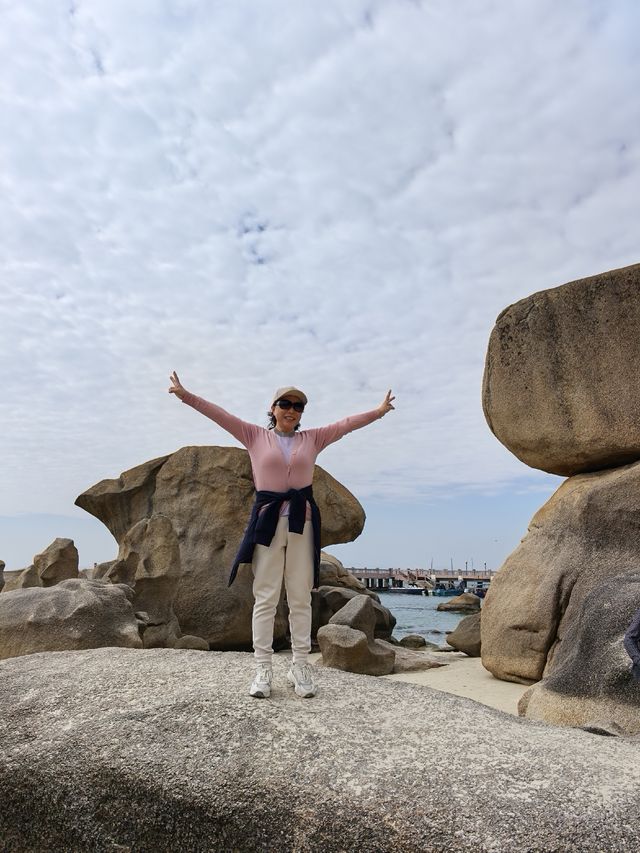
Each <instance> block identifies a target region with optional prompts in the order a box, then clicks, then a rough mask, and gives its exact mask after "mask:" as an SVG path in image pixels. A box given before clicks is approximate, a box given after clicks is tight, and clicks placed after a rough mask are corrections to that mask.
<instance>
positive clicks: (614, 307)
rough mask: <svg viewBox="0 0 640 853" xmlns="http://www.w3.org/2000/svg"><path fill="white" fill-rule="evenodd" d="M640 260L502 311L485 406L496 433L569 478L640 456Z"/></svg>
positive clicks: (526, 458) (536, 464) (530, 460)
mask: <svg viewBox="0 0 640 853" xmlns="http://www.w3.org/2000/svg"><path fill="white" fill-rule="evenodd" d="M639 328H640V264H636V265H634V266H629V267H624V268H623V269H618V270H612V271H610V272H605V273H602V274H600V275H595V276H592V277H591V278H586V279H581V280H579V281H573V282H570V283H569V284H565V285H562V286H561V287H556V288H553V289H551V290H543V291H541V292H539V293H534V294H533V295H531V296H528V297H527V298H526V299H522V300H520V302H517V303H516V304H515V305H511V306H510V307H509V308H507V309H506V310H505V311H503V312H502V314H500V316H499V317H498V319H497V320H496V324H495V327H494V329H493V331H492V333H491V338H490V340H489V348H488V352H487V358H486V365H485V374H484V383H483V392H482V403H483V408H484V413H485V417H486V419H487V422H488V424H489V426H490V427H491V429H492V431H493V432H494V434H495V435H496V437H497V438H498V439H499V440H500V441H501V442H502V443H503V444H504V445H505V446H506V447H507V448H508V449H509V450H510V451H511V452H512V453H514V454H515V455H516V456H517V457H518V458H519V459H521V460H522V461H523V462H525V463H526V464H527V465H531V466H532V467H533V468H541V469H542V470H543V471H549V472H551V473H553V474H562V475H565V476H569V475H572V474H577V473H580V472H584V471H594V470H597V469H601V468H610V467H614V466H619V465H624V464H627V463H630V462H634V461H637V460H638V459H640V419H639V418H638V394H637V381H636V371H637V365H638V364H640V335H638V329H639Z"/></svg>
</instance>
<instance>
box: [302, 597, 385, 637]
mask: <svg viewBox="0 0 640 853" xmlns="http://www.w3.org/2000/svg"><path fill="white" fill-rule="evenodd" d="M362 594H363V593H359V592H357V591H356V590H354V589H347V588H346V587H333V586H319V587H318V589H314V590H313V591H312V592H311V616H312V625H311V637H312V639H313V640H315V638H316V635H317V633H318V629H319V628H321V627H322V626H323V625H327V624H328V623H329V621H330V620H331V618H332V616H333V615H334V613H337V612H338V611H339V610H341V609H342V608H343V607H344V606H345V605H346V604H348V603H349V602H350V601H351V600H352V599H353V598H357V597H358V596H359V595H362ZM367 598H370V599H371V602H372V604H373V610H374V613H375V617H376V622H375V628H374V636H375V637H377V638H379V639H383V640H389V639H390V638H391V635H392V633H393V629H394V627H395V624H396V618H395V616H394V615H393V613H392V612H391V611H390V610H389V609H388V608H387V607H385V606H384V605H383V604H381V603H380V599H379V598H378V596H377V595H376V594H375V593H371V594H369V595H367Z"/></svg>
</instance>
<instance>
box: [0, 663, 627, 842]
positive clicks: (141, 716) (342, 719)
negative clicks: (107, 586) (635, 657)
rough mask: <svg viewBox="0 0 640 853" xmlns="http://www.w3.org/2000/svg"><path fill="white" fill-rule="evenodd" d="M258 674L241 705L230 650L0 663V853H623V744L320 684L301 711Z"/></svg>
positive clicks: (443, 699)
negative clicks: (264, 691)
mask: <svg viewBox="0 0 640 853" xmlns="http://www.w3.org/2000/svg"><path fill="white" fill-rule="evenodd" d="M274 663H275V680H274V691H273V694H272V696H273V698H272V699H271V700H267V701H261V702H258V701H256V700H253V699H251V698H250V697H249V696H248V695H247V686H248V684H249V682H250V680H251V677H252V675H253V660H252V658H251V656H250V655H248V654H239V653H228V654H221V653H215V652H210V653H205V654H202V653H200V652H195V651H193V652H192V651H174V650H167V649H154V650H140V651H133V650H122V649H101V650H96V651H89V652H63V653H58V654H46V655H32V656H29V657H24V658H18V659H13V660H9V661H4V662H2V663H1V664H0V707H2V715H0V742H1V743H2V747H3V748H2V750H1V751H0V802H2V803H3V807H2V809H0V837H1V838H2V839H3V848H4V851H5V853H23V851H24V850H29V851H31V853H45V851H46V853H62V851H64V853H69V851H78V853H79V851H87V850H96V851H103V850H104V851H106V850H126V849H130V850H135V851H136V853H151V851H153V853H165V851H166V853H169V851H177V850H179V851H180V853H202V851H205V850H220V851H231V850H237V851H249V850H253V851H274V850H276V851H300V853H302V851H304V853H338V851H345V850H359V851H367V853H418V851H425V852H426V851H434V853H471V851H473V853H478V852H479V851H481V853H482V851H484V853H511V851H520V850H522V851H525V850H526V851H527V852H528V853H549V851H560V850H561V851H572V850H574V851H580V853H595V851H603V850H606V851H622V850H636V849H638V846H639V845H640V800H639V798H638V790H639V788H640V742H639V741H638V740H633V739H631V740H629V739H627V740H624V739H620V738H602V737H597V736H595V735H590V734H587V733H586V732H583V731H572V730H566V729H556V728H554V727H550V726H547V725H544V724H540V723H535V722H530V721H528V720H522V719H518V718H516V717H512V716H510V715H508V714H503V713H500V712H499V711H494V710H492V709H489V708H487V707H485V706H482V705H479V704H477V703H475V702H472V701H470V700H467V699H460V698H458V697H454V696H450V695H447V694H444V693H439V692H437V691H434V690H430V689H428V688H423V687H416V686H413V685H410V684H401V683H398V682H395V681H387V680H386V679H371V678H368V677H366V676H358V675H352V674H349V673H344V672H339V671H337V670H322V671H321V672H320V673H318V676H317V678H318V681H319V685H320V687H319V693H318V696H317V697H316V698H315V699H313V700H304V701H302V700H299V699H296V698H295V696H294V695H293V692H292V691H291V689H290V688H288V687H287V686H286V684H285V672H286V667H287V661H286V659H282V658H280V657H279V656H277V657H276V660H275V662H274ZM141 685H143V686H144V689H141ZM399 720H401V721H410V727H411V736H410V737H398V722H399ZM452 720H455V721H456V726H458V727H459V728H460V729H461V730H463V731H467V732H473V737H472V738H470V739H469V740H468V742H466V743H465V747H464V749H462V750H457V749H453V750H452V749H451V741H450V739H448V738H444V737H443V736H442V733H443V732H445V731H449V730H450V729H451V721H452ZM265 755H267V756H268V760H265ZM443 768H446V773H443ZM390 774H392V778H393V783H392V784H391V783H390ZM408 792H410V794H409V793H408Z"/></svg>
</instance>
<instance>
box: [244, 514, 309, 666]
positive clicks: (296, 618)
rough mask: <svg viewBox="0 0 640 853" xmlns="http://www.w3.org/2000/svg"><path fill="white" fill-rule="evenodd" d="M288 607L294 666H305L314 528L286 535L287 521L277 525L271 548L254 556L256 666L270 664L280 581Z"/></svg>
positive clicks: (259, 547)
mask: <svg viewBox="0 0 640 853" xmlns="http://www.w3.org/2000/svg"><path fill="white" fill-rule="evenodd" d="M283 578H284V588H285V592H286V594H287V604H288V605H289V628H290V630H291V648H292V651H293V662H294V663H301V664H303V663H305V662H306V660H307V657H308V655H309V652H310V651H311V589H312V587H313V528H312V525H311V522H310V521H306V522H305V525H304V530H303V532H302V533H290V532H289V518H288V516H282V517H281V518H280V520H279V521H278V526H277V528H276V532H275V535H274V537H273V539H272V541H271V545H269V546H266V545H256V546H255V548H254V552H253V596H254V598H255V604H254V606H253V621H252V631H253V649H254V654H255V659H256V663H258V664H270V663H271V656H272V655H273V624H274V620H275V615H276V608H277V606H278V601H279V600H280V591H281V589H282V580H283Z"/></svg>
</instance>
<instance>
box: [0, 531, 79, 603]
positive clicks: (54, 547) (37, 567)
mask: <svg viewBox="0 0 640 853" xmlns="http://www.w3.org/2000/svg"><path fill="white" fill-rule="evenodd" d="M11 575H12V576H11V577H10V578H8V579H7V582H6V584H5V588H4V592H11V591H12V590H14V589H29V588H31V587H37V586H39V587H49V586H55V585H56V584H57V583H60V581H65V580H71V579H74V578H77V577H79V574H78V549H77V548H76V546H75V545H74V543H73V539H63V538H60V537H58V538H57V539H54V540H53V542H52V543H51V544H50V545H49V546H48V547H47V548H45V550H44V551H42V552H41V553H40V554H36V556H35V557H34V558H33V563H32V564H31V565H30V566H27V568H26V569H23V570H22V571H21V572H18V573H15V572H12V573H11Z"/></svg>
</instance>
